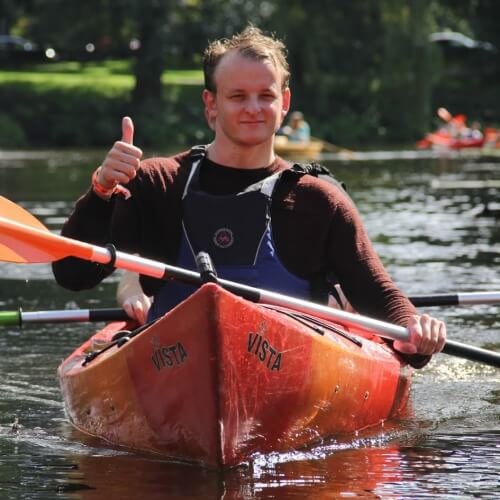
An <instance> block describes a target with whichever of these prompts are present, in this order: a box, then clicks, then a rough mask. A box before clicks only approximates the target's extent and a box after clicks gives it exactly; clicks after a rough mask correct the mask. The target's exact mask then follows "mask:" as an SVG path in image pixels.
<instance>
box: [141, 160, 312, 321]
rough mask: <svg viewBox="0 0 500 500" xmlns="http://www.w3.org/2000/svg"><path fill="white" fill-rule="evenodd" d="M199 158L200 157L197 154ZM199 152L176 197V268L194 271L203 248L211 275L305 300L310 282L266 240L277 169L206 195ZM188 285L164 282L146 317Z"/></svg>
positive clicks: (173, 301) (185, 292)
mask: <svg viewBox="0 0 500 500" xmlns="http://www.w3.org/2000/svg"><path fill="white" fill-rule="evenodd" d="M200 156H201V158H200ZM203 157H204V152H203V153H202V154H201V155H200V154H198V155H196V154H195V155H194V157H193V163H192V166H191V173H190V175H189V178H188V181H187V183H186V187H185V190H184V194H183V198H182V209H183V220H182V236H181V244H180V250H179V256H178V259H177V262H176V265H177V266H178V267H182V268H185V269H190V270H196V262H195V256H196V255H197V254H198V252H200V251H204V252H207V253H208V254H209V255H210V257H211V259H212V261H213V263H214V267H215V270H216V272H217V276H218V277H220V278H224V279H228V280H231V281H235V282H238V283H243V284H246V285H249V286H254V287H257V288H263V289H266V290H272V291H275V292H278V293H284V294H286V295H291V296H294V297H298V298H303V299H307V300H309V299H311V290H310V283H309V281H308V280H305V279H301V278H299V277H298V276H295V275H294V274H292V273H291V272H289V271H288V270H287V269H286V268H285V266H284V265H283V264H282V263H281V261H280V259H279V257H278V255H277V252H276V247H275V244H274V242H273V238H272V225H271V200H272V194H273V191H274V188H275V186H276V184H277V183H278V182H279V179H280V177H281V175H282V173H283V172H279V173H277V174H273V175H271V176H269V177H266V178H265V179H263V180H261V181H259V182H257V183H255V184H253V185H251V186H249V187H247V188H246V189H245V190H244V191H242V192H240V193H237V194H231V195H211V194H209V193H206V192H205V191H203V190H202V189H201V187H200V164H201V162H202V160H203ZM194 290H195V288H194V286H192V285H186V284H183V283H179V282H176V281H166V282H165V283H164V284H163V285H162V287H161V288H160V290H159V291H158V293H157V294H156V295H155V297H154V301H153V305H152V306H151V309H150V310H149V315H148V320H149V321H151V320H153V319H155V318H158V317H160V316H162V315H163V314H164V313H165V312H167V311H169V310H170V309H172V308H173V307H175V306H176V305H177V304H179V303H180V302H181V301H183V300H184V299H186V298H187V297H188V296H189V295H191V294H192V293H193V292H194Z"/></svg>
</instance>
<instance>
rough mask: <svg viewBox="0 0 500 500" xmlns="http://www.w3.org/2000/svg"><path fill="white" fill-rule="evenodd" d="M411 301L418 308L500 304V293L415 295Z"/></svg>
mask: <svg viewBox="0 0 500 500" xmlns="http://www.w3.org/2000/svg"><path fill="white" fill-rule="evenodd" d="M409 299H410V300H411V302H412V303H413V304H414V305H415V306H417V307H434V306H465V305H476V304H500V292H465V293H452V294H446V293H438V294H435V295H415V296H413V297H409Z"/></svg>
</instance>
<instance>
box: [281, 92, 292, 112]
mask: <svg viewBox="0 0 500 500" xmlns="http://www.w3.org/2000/svg"><path fill="white" fill-rule="evenodd" d="M291 102H292V91H291V90H290V87H287V88H286V89H285V90H283V111H284V113H283V116H284V115H286V114H287V113H288V111H290V103H291Z"/></svg>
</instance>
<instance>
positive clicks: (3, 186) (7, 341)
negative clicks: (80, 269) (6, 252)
mask: <svg viewBox="0 0 500 500" xmlns="http://www.w3.org/2000/svg"><path fill="white" fill-rule="evenodd" d="M101 155H102V152H101V151H95V152H94V151H86V152H72V151H46V152H42V153H40V152H28V153H27V152H0V194H1V195H4V196H7V197H8V198H10V199H11V200H13V201H15V202H17V203H20V204H22V205H23V206H24V207H26V208H27V209H28V210H30V211H31V212H32V213H33V214H35V215H36V216H37V217H38V218H39V219H40V220H42V221H43V222H44V223H45V224H46V225H47V226H48V227H49V228H50V229H51V230H54V231H57V230H58V229H59V228H60V225H61V223H62V221H63V220H64V218H65V217H66V215H67V214H68V213H69V211H70V209H71V204H72V202H73V200H74V199H76V197H77V196H78V195H79V194H80V193H81V192H82V191H83V189H84V188H85V187H86V186H87V184H88V179H89V175H90V172H91V170H92V169H93V167H94V166H95V165H97V164H98V162H99V160H100V158H101ZM497 162H498V160H497ZM328 165H329V166H330V167H331V169H332V170H333V171H334V172H335V173H336V175H337V176H338V177H339V178H341V179H343V180H345V181H346V182H347V185H348V188H349V192H350V194H351V196H352V198H353V199H354V200H355V201H356V203H357V205H358V207H359V210H360V212H361V213H362V215H363V219H364V221H365V223H366V226H367V228H368V232H369V234H370V236H371V237H372V239H373V241H374V243H375V245H376V247H377V250H378V251H379V253H380V255H381V256H382V259H383V261H384V262H385V264H386V266H387V268H388V269H389V271H390V273H391V274H392V276H393V278H394V279H395V281H396V282H397V283H398V284H399V286H400V287H401V288H403V289H404V290H405V291H406V292H407V293H408V294H419V293H425V294H429V293H438V292H442V293H454V292H458V291H493V290H497V289H499V284H500V266H499V263H500V252H499V251H498V242H499V240H500V229H499V226H498V220H497V219H495V218H492V217H478V212H479V211H480V210H481V204H482V203H484V202H485V201H492V202H495V201H496V198H497V197H498V193H497V192H496V191H495V190H494V189H491V190H489V191H487V190H478V191H471V190H460V189H451V190H439V189H436V188H434V187H432V185H431V181H432V180H433V179H436V178H439V179H441V180H448V181H459V180H473V179H495V178H497V179H498V178H499V176H500V173H499V168H500V164H499V163H496V162H494V161H492V160H486V159H485V160H471V159H460V158H458V159H457V158H455V159H448V160H446V159H439V158H426V159H418V158H415V157H414V156H413V155H412V156H410V157H408V159H404V160H391V161H389V160H384V161H380V160H378V161H356V162H340V161H336V162H330V163H328ZM492 206H493V205H492ZM0 276H1V278H0V310H14V309H17V308H18V307H20V306H21V307H22V308H23V309H24V310H25V311H30V310H41V309H64V308H72V307H82V308H86V307H112V306H114V290H115V286H116V280H117V277H111V278H110V279H109V280H108V281H106V282H104V283H103V284H101V285H100V286H99V287H98V288H97V289H96V290H93V291H89V292H82V293H79V294H75V293H72V292H69V291H66V290H62V289H60V288H58V287H57V286H56V285H55V284H54V282H53V280H52V275H51V272H50V267H49V266H48V265H45V264H37V265H14V264H4V263H0ZM431 311H432V314H434V315H436V316H439V317H442V318H443V319H445V320H446V322H447V325H448V330H449V335H450V337H451V338H453V339H454V340H458V341H461V342H465V343H470V344H474V345H478V346H482V347H486V348H491V349H496V350H500V334H499V332H500V321H499V320H498V319H497V315H498V306H493V305H481V306H463V307H446V308H445V307H442V308H433V309H432V310H429V312H431ZM93 328H94V326H93V325H90V324H84V323H82V324H77V325H53V324H52V325H50V324H45V325H27V326H25V327H24V328H23V329H20V328H18V327H2V330H1V331H0V498H2V499H54V498H58V499H59V498H60V499H94V498H96V499H97V498H99V499H101V498H105V497H108V498H120V499H124V500H127V499H131V500H132V499H136V498H139V497H140V496H143V497H144V498H148V499H150V498H153V499H154V498H199V499H202V498H203V499H206V498H214V499H224V500H227V499H236V498H260V499H267V498H269V499H270V498H280V499H282V498H315V499H316V498H329V499H330V498H390V499H416V498H424V499H427V498H428V499H447V500H448V499H468V498H492V499H493V498H498V497H499V493H498V491H499V490H500V489H499V483H500V465H499V464H500V460H499V452H500V439H499V438H500V425H499V416H500V409H499V403H500V385H499V379H500V377H499V371H498V370H495V369H493V368H489V367H485V366H482V365H480V364H478V363H473V362H469V361H465V360H462V359H458V358H454V357H451V356H446V355H444V354H443V355H438V356H436V357H435V358H434V360H433V361H432V362H431V363H430V364H429V365H428V366H427V367H426V368H424V369H423V370H420V371H418V372H416V373H415V377H414V385H413V390H412V398H411V405H410V412H409V414H408V415H406V416H405V417H404V418H402V419H401V420H400V421H398V422H386V423H385V425H384V426H382V427H379V428H376V429H371V430H368V431H364V432H363V433H359V434H358V435H353V436H347V437H343V438H342V439H331V440H329V441H326V442H324V443H321V444H320V445H318V446H316V447H314V448H311V449H307V450H300V451H296V452H293V453H289V454H283V455H279V454H277V455H271V456H264V457H258V458H257V459H256V461H255V462H254V463H253V464H251V465H250V466H247V467H242V468H238V469H235V470H231V471H228V472H225V473H216V472H210V471H206V470H203V469H199V468H195V467H188V466H182V465H178V464H172V463H168V462H166V461H164V460H161V459H158V458H156V457H151V456H144V455H138V454H134V453H129V452H127V451H125V450H122V449H117V448H114V449H113V448H109V447H107V446H105V445H104V444H103V443H102V442H101V441H99V440H98V439H95V438H89V437H87V436H84V435H82V434H81V433H79V432H78V431H76V430H75V429H73V428H72V427H71V425H70V424H69V423H68V421H67V420H66V418H65V414H64V410H63V406H62V402H61V397H60V393H59V388H58V382H57V377H56V369H57V366H58V364H59V363H60V362H61V360H62V359H64V358H65V357H66V356H67V355H68V354H69V353H70V352H71V351H72V349H73V348H75V347H76V346H77V345H79V344H80V343H81V342H82V341H83V340H84V339H85V338H87V337H88V336H89V335H90V334H91V333H92V331H93ZM15 419H17V420H18V423H19V425H18V429H17V430H15V429H13V423H14V421H15Z"/></svg>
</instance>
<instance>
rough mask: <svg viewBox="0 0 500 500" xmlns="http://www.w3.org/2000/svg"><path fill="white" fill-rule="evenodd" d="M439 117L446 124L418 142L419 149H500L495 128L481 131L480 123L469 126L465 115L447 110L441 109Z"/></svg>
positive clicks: (438, 113) (499, 140) (499, 135)
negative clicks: (485, 147) (487, 147)
mask: <svg viewBox="0 0 500 500" xmlns="http://www.w3.org/2000/svg"><path fill="white" fill-rule="evenodd" d="M437 115H438V116H439V118H441V119H442V120H443V121H444V122H445V124H444V125H443V126H442V127H440V128H439V129H438V130H436V131H435V132H430V133H428V134H426V135H425V137H424V138H423V139H421V140H420V141H418V142H417V144H416V146H417V149H450V150H460V149H466V148H482V147H484V146H489V147H494V148H496V147H500V133H499V131H498V130H496V129H494V128H485V129H484V131H482V130H481V127H480V124H479V123H478V122H476V121H475V122H472V124H471V125H470V126H469V125H467V118H466V116H465V115H463V114H459V115H452V114H451V113H450V112H449V111H448V110H447V109H446V108H439V109H438V110H437Z"/></svg>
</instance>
